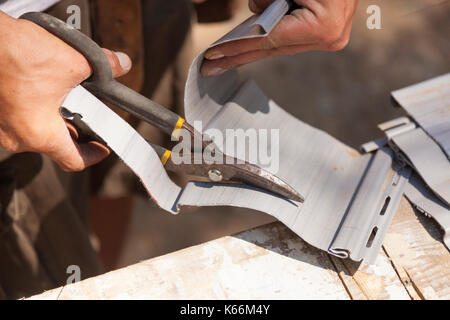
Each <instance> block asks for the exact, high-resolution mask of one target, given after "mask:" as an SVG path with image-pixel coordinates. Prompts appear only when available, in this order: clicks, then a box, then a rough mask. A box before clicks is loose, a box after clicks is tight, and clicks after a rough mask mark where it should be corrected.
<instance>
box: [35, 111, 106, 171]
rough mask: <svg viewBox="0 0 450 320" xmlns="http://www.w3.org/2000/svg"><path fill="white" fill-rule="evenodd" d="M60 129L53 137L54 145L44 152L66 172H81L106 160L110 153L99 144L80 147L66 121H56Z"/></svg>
mask: <svg viewBox="0 0 450 320" xmlns="http://www.w3.org/2000/svg"><path fill="white" fill-rule="evenodd" d="M55 121H57V123H58V127H57V129H56V130H55V131H56V132H55V134H54V135H53V140H52V145H51V146H50V147H49V148H48V150H46V152H44V153H45V154H46V155H47V156H49V157H50V158H51V159H53V160H54V161H55V162H56V163H57V164H58V165H59V166H60V167H61V169H63V170H64V171H81V170H84V169H85V168H86V167H88V166H91V165H93V164H96V163H98V162H100V161H101V160H103V159H104V158H106V157H107V156H108V155H109V154H110V151H109V149H108V148H106V147H105V146H102V145H101V144H99V143H96V142H95V143H93V142H89V143H87V144H80V145H78V144H77V143H76V142H75V141H74V140H73V139H72V137H71V134H70V132H69V130H68V129H67V127H66V123H65V122H64V120H62V119H61V118H60V119H57V120H55Z"/></svg>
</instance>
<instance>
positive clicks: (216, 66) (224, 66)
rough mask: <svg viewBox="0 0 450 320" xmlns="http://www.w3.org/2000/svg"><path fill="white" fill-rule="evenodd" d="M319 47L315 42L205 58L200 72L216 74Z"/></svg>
mask: <svg viewBox="0 0 450 320" xmlns="http://www.w3.org/2000/svg"><path fill="white" fill-rule="evenodd" d="M319 48H320V47H319V46H318V45H317V44H310V45H298V46H286V47H282V48H279V49H269V50H257V51H251V52H246V53H243V54H240V55H237V56H233V57H225V58H223V59H219V60H205V61H204V63H203V65H202V68H201V74H202V75H203V76H209V77H210V76H218V75H220V74H222V73H224V72H225V71H227V70H230V69H236V68H238V67H240V66H242V65H245V64H248V63H252V62H256V61H258V60H262V59H266V58H272V57H277V56H282V55H290V54H294V53H299V52H305V51H311V50H318V49H319Z"/></svg>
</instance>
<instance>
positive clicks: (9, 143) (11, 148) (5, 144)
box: [0, 138, 22, 153]
mask: <svg viewBox="0 0 450 320" xmlns="http://www.w3.org/2000/svg"><path fill="white" fill-rule="evenodd" d="M0 145H1V146H2V148H3V149H4V150H5V151H7V152H10V153H19V152H21V151H22V150H21V147H20V143H19V142H18V141H17V140H14V139H11V138H1V139H0Z"/></svg>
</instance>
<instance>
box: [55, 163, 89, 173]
mask: <svg viewBox="0 0 450 320" xmlns="http://www.w3.org/2000/svg"><path fill="white" fill-rule="evenodd" d="M60 167H61V169H62V170H63V171H65V172H80V171H83V170H84V169H86V166H85V165H84V164H83V163H80V162H77V161H66V162H64V163H62V164H60Z"/></svg>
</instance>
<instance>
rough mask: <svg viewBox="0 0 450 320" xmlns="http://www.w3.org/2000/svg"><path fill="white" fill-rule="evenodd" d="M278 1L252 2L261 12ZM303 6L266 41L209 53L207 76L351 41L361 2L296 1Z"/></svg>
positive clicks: (236, 44)
mask: <svg viewBox="0 0 450 320" xmlns="http://www.w3.org/2000/svg"><path fill="white" fill-rule="evenodd" d="M273 1H274V0H249V5H250V9H251V10H252V11H253V12H255V13H261V12H262V11H263V10H264V9H265V8H267V6H268V5H269V4H271V3H272V2H273ZM294 1H295V3H296V4H297V5H299V6H301V8H300V9H296V10H294V11H292V12H291V14H290V15H287V16H285V17H284V18H283V19H282V20H281V21H280V23H279V24H278V25H277V26H276V27H275V29H274V30H273V31H272V32H271V33H270V34H269V35H268V36H267V37H264V38H256V39H245V40H238V41H233V42H229V43H224V44H222V45H219V46H217V47H215V48H212V49H210V50H208V51H207V52H206V54H205V58H206V60H205V62H204V63H203V66H202V70H201V72H202V74H203V75H204V76H216V75H219V74H221V73H223V72H225V71H226V70H229V69H234V68H237V67H239V66H242V65H244V64H247V63H251V62H254V61H257V60H261V59H264V58H269V57H276V56H281V55H289V54H294V53H299V52H304V51H311V50H325V51H337V50H341V49H343V48H344V47H345V46H346V45H347V43H348V40H349V38H350V32H351V28H352V21H353V15H354V13H355V10H356V7H357V4H358V0H294Z"/></svg>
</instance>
